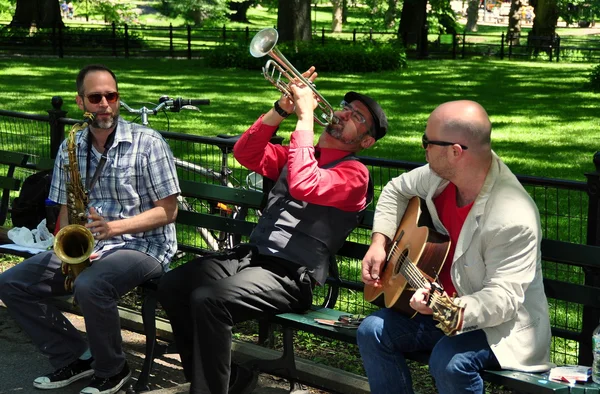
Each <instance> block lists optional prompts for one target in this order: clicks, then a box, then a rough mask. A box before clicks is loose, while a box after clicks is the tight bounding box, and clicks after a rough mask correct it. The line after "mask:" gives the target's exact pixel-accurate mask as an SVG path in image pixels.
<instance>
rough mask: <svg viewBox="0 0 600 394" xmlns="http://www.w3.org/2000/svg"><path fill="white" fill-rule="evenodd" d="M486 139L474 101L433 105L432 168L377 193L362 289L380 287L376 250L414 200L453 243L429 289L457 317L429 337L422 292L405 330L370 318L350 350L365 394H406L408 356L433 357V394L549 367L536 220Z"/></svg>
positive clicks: (393, 321) (381, 250)
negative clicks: (493, 374) (504, 372)
mask: <svg viewBox="0 0 600 394" xmlns="http://www.w3.org/2000/svg"><path fill="white" fill-rule="evenodd" d="M491 129H492V127H491V122H490V120H489V118H488V115H487V113H486V111H485V109H484V108H483V107H482V106H481V105H479V104H477V103H475V102H473V101H466V100H465V101H452V102H448V103H445V104H442V105H440V106H439V107H437V108H436V109H435V110H434V111H433V112H432V113H431V115H430V117H429V119H428V121H427V127H426V129H425V133H424V134H423V137H422V144H423V148H424V149H425V157H426V159H427V162H428V163H429V164H428V165H426V166H423V167H420V168H417V169H415V170H413V171H410V172H407V173H405V174H402V175H400V176H399V177H397V178H394V179H392V180H391V181H390V182H389V183H388V184H387V185H386V186H385V188H384V190H383V192H382V193H381V197H380V198H379V201H378V203H377V207H376V212H375V221H374V225H373V234H372V243H371V246H370V248H369V250H368V252H367V254H366V255H365V257H364V259H363V262H362V279H363V281H364V282H365V283H366V284H368V285H371V286H374V287H380V286H382V282H381V275H382V270H383V269H384V261H385V260H386V251H385V247H386V245H387V244H388V243H389V242H390V240H391V239H393V237H394V234H395V232H396V229H397V227H398V225H399V223H400V220H401V218H402V216H403V214H404V212H405V209H406V207H407V205H408V202H409V200H410V199H411V198H412V197H415V196H418V197H420V198H421V199H423V201H424V202H425V203H426V206H427V209H428V211H429V213H430V215H431V218H432V222H433V226H434V229H435V230H436V231H437V232H439V233H442V234H446V235H447V236H448V237H449V239H450V245H451V246H450V249H449V251H448V255H447V257H446V260H445V264H444V265H443V266H442V269H441V270H440V272H439V275H438V277H437V279H436V283H437V284H440V285H441V286H442V288H443V291H444V293H443V294H445V295H448V294H449V295H454V294H456V297H455V298H454V300H453V302H454V303H455V304H456V305H457V306H458V307H459V309H458V311H459V312H458V313H455V314H454V316H456V318H457V319H456V321H457V324H456V325H455V326H453V329H452V330H445V331H442V330H441V329H439V328H437V327H436V323H437V322H436V321H435V320H434V319H433V317H432V310H431V309H430V307H429V306H428V299H429V296H430V287H431V286H430V285H429V284H427V285H426V286H425V288H421V289H417V290H416V291H415V293H414V295H413V296H412V298H410V301H409V305H410V307H411V308H412V309H414V311H415V312H417V313H416V314H415V315H414V317H413V318H410V317H407V316H405V315H403V314H401V313H399V312H397V311H395V310H394V309H381V310H379V311H377V312H375V313H373V314H372V315H371V316H369V317H367V318H366V319H365V320H364V321H363V323H362V324H361V325H360V327H359V329H358V335H357V338H358V345H359V348H360V352H361V355H362V358H363V362H364V365H365V369H366V371H367V376H368V378H369V385H370V386H371V392H372V393H374V394H384V393H413V389H412V380H411V376H410V371H409V369H408V367H407V365H406V361H405V358H404V353H406V352H414V351H431V357H430V359H429V370H430V373H431V374H432V376H433V377H434V378H435V382H436V386H437V389H438V392H439V393H441V394H447V393H460V394H465V393H483V380H482V379H481V376H480V371H481V370H483V369H500V368H502V369H514V370H521V371H528V372H541V371H545V370H548V369H549V368H551V367H552V366H553V364H551V363H550V362H549V359H550V337H551V334H550V322H549V319H548V304H547V300H546V295H545V293H544V287H543V284H542V269H541V252H540V241H541V238H542V236H541V229H540V219H539V213H538V210H537V207H536V205H535V203H534V202H533V200H532V199H531V198H530V196H529V194H528V193H527V192H526V191H525V190H524V189H523V187H522V186H521V184H520V183H519V181H518V180H517V178H516V177H515V176H514V175H513V173H512V172H511V171H510V170H509V169H508V167H507V166H506V165H505V164H504V163H503V162H502V161H501V160H500V158H499V157H498V156H497V155H496V154H495V153H494V152H493V151H492V149H491V141H490V134H491ZM385 268H387V267H385ZM407 308H408V306H407ZM409 310H410V309H409Z"/></svg>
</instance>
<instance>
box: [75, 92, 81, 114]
mask: <svg viewBox="0 0 600 394" xmlns="http://www.w3.org/2000/svg"><path fill="white" fill-rule="evenodd" d="M75 102H76V103H77V106H78V107H79V109H80V110H82V111H83V98H82V97H81V96H80V95H77V96H75Z"/></svg>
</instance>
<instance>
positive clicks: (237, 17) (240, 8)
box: [229, 0, 256, 23]
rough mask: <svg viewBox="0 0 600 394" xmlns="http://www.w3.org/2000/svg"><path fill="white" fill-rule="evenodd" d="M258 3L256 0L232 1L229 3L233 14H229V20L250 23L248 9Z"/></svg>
mask: <svg viewBox="0 0 600 394" xmlns="http://www.w3.org/2000/svg"><path fill="white" fill-rule="evenodd" d="M255 5H256V0H245V1H242V2H237V1H232V2H230V3H229V9H230V10H231V11H233V12H234V13H233V14H229V20H230V21H232V22H242V23H249V22H250V21H249V20H248V15H247V13H248V9H249V8H250V7H253V6H255Z"/></svg>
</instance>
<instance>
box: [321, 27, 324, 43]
mask: <svg viewBox="0 0 600 394" xmlns="http://www.w3.org/2000/svg"><path fill="white" fill-rule="evenodd" d="M321 45H325V28H324V27H322V28H321Z"/></svg>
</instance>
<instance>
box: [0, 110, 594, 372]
mask: <svg viewBox="0 0 600 394" xmlns="http://www.w3.org/2000/svg"><path fill="white" fill-rule="evenodd" d="M52 104H53V109H52V110H49V111H48V115H34V114H27V113H21V112H12V111H4V110H0V143H1V146H0V149H2V150H8V151H15V152H22V153H28V154H31V155H33V156H34V158H35V157H37V158H40V157H54V156H55V155H56V152H57V151H58V148H59V144H60V142H61V141H62V140H63V139H64V135H65V131H66V129H67V128H68V126H70V125H73V124H75V123H76V122H78V121H77V120H76V119H71V118H66V115H67V114H66V113H65V112H64V111H62V110H61V104H62V100H60V99H57V98H54V99H53V101H52ZM161 133H162V135H163V136H164V137H165V139H166V140H167V141H168V143H169V145H170V146H171V148H172V150H173V152H174V155H175V157H176V158H179V159H182V160H185V161H187V162H189V163H193V164H194V165H197V166H200V167H202V168H205V169H211V170H214V171H215V172H217V173H226V174H227V175H228V179H229V181H230V182H229V183H231V185H232V186H234V187H243V186H244V182H243V181H244V180H245V179H246V177H247V176H248V175H249V174H250V173H249V172H248V170H246V169H245V168H243V167H242V166H241V165H239V164H238V163H237V162H236V161H235V159H234V158H233V157H231V156H232V155H230V154H229V153H230V152H231V150H232V147H233V144H234V141H232V140H226V139H223V138H211V137H201V136H193V135H187V134H180V133H173V132H161ZM590 159H592V158H590ZM361 161H362V162H363V163H364V164H365V165H366V166H367V167H368V168H369V170H370V172H371V174H372V177H373V179H374V181H375V189H376V190H375V194H376V196H375V197H376V198H377V197H378V196H379V194H380V193H381V190H382V189H383V187H384V186H385V184H386V183H387V181H388V180H389V179H391V178H393V177H396V176H398V175H400V174H401V173H403V172H405V171H409V170H411V169H413V168H416V167H418V166H420V165H422V163H414V162H404V161H397V160H386V159H379V158H372V157H362V158H361ZM590 169H591V171H590V172H589V173H587V174H586V176H587V182H579V181H570V180H561V179H549V178H539V177H530V176H524V175H521V176H518V178H519V180H520V181H521V183H522V184H523V185H524V187H525V188H526V190H527V191H528V192H529V193H530V195H531V196H532V198H533V199H534V201H535V202H536V204H537V206H538V208H539V211H540V217H541V221H542V229H543V236H544V238H547V239H553V240H560V241H565V242H571V243H579V244H592V245H600V221H599V216H600V201H599V194H600V152H598V153H596V155H595V156H594V158H593V165H592V164H591V163H590ZM5 170H6V169H2V168H0V172H1V171H5ZM179 171H183V170H182V169H181V168H180V169H179ZM26 175H27V173H23V174H21V175H20V176H21V177H25V176H26ZM180 176H186V177H188V178H192V179H195V180H200V181H203V182H207V181H208V182H220V181H219V180H216V179H212V178H210V177H208V178H207V177H206V176H205V175H201V174H200V173H198V172H194V171H189V172H187V173H183V174H182V173H180ZM14 197H15V196H13V198H14ZM375 203H376V202H375ZM374 206H375V204H373V205H371V207H370V208H371V209H373V208H374ZM192 230H193V229H192ZM179 232H180V229H179V228H178V239H179V242H180V243H181V244H184V245H189V246H191V247H202V245H198V244H197V242H201V241H200V239H199V237H194V236H189V234H187V233H189V231H187V230H186V231H181V234H179ZM184 233H185V234H187V235H184ZM351 237H352V238H353V240H354V241H356V242H359V243H363V244H367V245H368V244H369V242H370V231H368V230H366V229H357V230H355V231H354V232H353V234H352V235H351ZM338 264H339V271H340V277H341V279H342V280H343V283H344V288H342V289H340V294H339V297H338V302H337V304H336V307H337V308H338V309H342V310H346V311H348V312H352V313H369V312H370V311H372V310H373V308H374V307H373V306H372V305H371V304H369V303H367V302H365V301H364V300H363V298H362V296H360V294H359V293H360V290H361V289H362V283H361V273H360V261H358V260H354V259H347V258H339V261H338ZM543 268H544V275H545V276H546V277H548V278H554V277H559V276H560V277H561V280H564V277H565V275H566V276H567V277H568V280H569V281H571V282H572V283H578V284H582V283H585V284H588V285H591V286H600V283H598V282H597V281H598V280H600V279H597V278H598V275H597V273H596V272H588V271H584V270H582V269H580V268H576V267H572V266H565V265H558V264H556V263H549V262H544V267H543ZM323 296H324V293H317V294H316V297H317V299H319V298H322V297H323ZM549 303H550V304H551V319H552V320H553V326H555V327H560V328H564V329H565V330H575V331H578V332H579V331H581V330H582V329H583V328H582V325H583V324H584V323H583V315H584V312H583V307H582V306H581V305H577V304H574V305H563V304H564V303H563V302H562V301H559V300H553V299H549ZM565 311H566V312H565ZM565 313H568V315H569V319H566V320H565V321H564V322H563V320H561V319H564V315H565ZM586 313H587V312H586ZM594 313H595V314H596V315H597V314H598V311H595V312H594ZM590 324H597V319H596V320H595V321H594V322H593V323H590ZM592 329H593V328H592ZM589 331H591V329H590V328H589V327H586V328H585V332H589ZM554 340H555V341H556V342H553V349H552V351H553V359H554V360H555V361H556V362H559V363H577V360H578V359H577V355H578V352H579V346H580V345H579V343H577V341H573V340H567V339H563V338H555V339H554Z"/></svg>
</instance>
